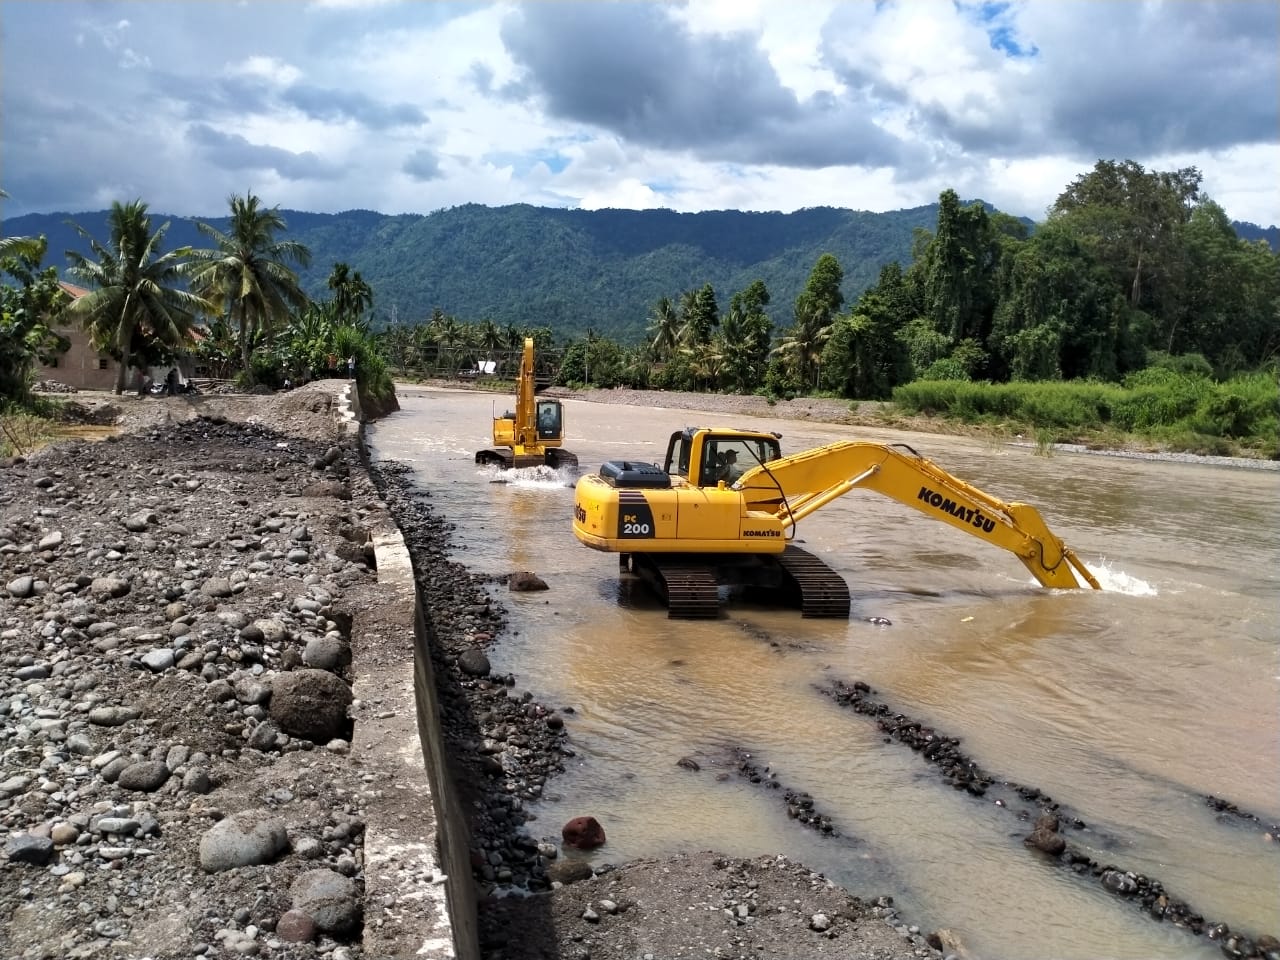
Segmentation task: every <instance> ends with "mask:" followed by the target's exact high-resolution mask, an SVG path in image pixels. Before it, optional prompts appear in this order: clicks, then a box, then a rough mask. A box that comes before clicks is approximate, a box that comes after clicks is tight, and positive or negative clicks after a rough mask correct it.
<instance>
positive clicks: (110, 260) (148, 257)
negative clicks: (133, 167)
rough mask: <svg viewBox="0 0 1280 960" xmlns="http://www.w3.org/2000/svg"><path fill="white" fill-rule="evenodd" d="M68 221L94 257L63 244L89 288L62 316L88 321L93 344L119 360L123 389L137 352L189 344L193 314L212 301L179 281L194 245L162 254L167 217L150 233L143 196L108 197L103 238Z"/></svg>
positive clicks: (118, 386)
mask: <svg viewBox="0 0 1280 960" xmlns="http://www.w3.org/2000/svg"><path fill="white" fill-rule="evenodd" d="M72 226H73V227H74V228H75V229H76V231H77V232H78V233H79V234H80V235H81V236H82V237H84V238H86V239H87V240H88V241H89V244H90V248H91V249H92V250H93V253H94V255H95V256H96V257H97V260H96V261H95V260H91V259H89V258H88V257H86V256H85V255H84V254H82V253H79V252H77V251H74V250H69V251H67V258H68V259H69V260H70V262H71V266H70V268H69V273H70V274H71V275H72V276H73V277H75V278H76V279H77V280H80V281H81V282H82V283H84V284H85V285H86V286H88V287H89V288H90V292H89V293H88V294H86V295H85V296H83V297H81V298H80V299H79V300H76V301H74V302H73V303H72V304H70V306H68V308H67V316H68V317H71V318H74V319H77V320H79V321H81V322H82V323H83V324H84V325H85V327H86V329H87V330H88V331H89V336H90V339H91V341H92V342H93V344H94V346H95V347H96V348H97V349H100V350H108V351H110V352H111V354H112V355H113V356H115V357H116V359H117V360H119V362H120V370H119V373H118V374H117V376H116V387H115V390H116V393H123V392H124V388H125V378H126V377H127V376H128V370H129V361H130V359H131V358H132V357H133V355H134V353H135V352H139V351H144V350H147V349H148V348H150V347H158V348H160V355H161V356H164V355H166V353H167V352H169V351H176V350H178V349H180V348H182V347H184V346H186V345H187V342H188V337H189V335H190V330H191V326H192V324H193V323H194V321H195V318H196V317H197V316H199V315H202V314H205V313H209V312H211V311H212V309H213V307H212V305H211V304H210V303H209V302H208V301H207V300H205V299H204V298H203V297H201V296H198V295H197V294H195V293H192V292H190V291H188V290H186V289H183V287H182V286H181V285H180V284H181V281H182V274H183V271H184V269H185V265H186V263H187V259H188V257H189V256H190V255H191V249H190V248H189V247H180V248H178V249H177V250H171V251H169V252H168V253H161V248H162V247H163V245H164V235H165V232H166V231H167V230H168V229H169V224H168V222H165V223H164V224H162V225H161V226H160V227H159V228H158V229H156V230H155V232H152V229H151V217H150V216H148V215H147V205H146V204H145V203H143V202H142V201H141V200H134V201H133V202H132V203H127V204H121V203H120V202H119V201H116V202H114V203H112V204H111V212H110V213H109V214H108V215H107V230H108V234H109V236H108V239H107V242H106V243H105V244H104V243H99V242H98V241H97V240H95V239H93V237H92V236H90V234H89V233H88V231H86V230H85V229H84V228H83V227H81V226H79V225H78V224H72Z"/></svg>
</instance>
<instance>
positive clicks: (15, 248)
mask: <svg viewBox="0 0 1280 960" xmlns="http://www.w3.org/2000/svg"><path fill="white" fill-rule="evenodd" d="M8 198H9V194H7V193H5V191H4V190H0V200H7V199H8ZM44 252H45V243H44V242H43V241H42V240H41V239H40V238H39V237H3V238H0V259H3V258H5V257H22V258H24V259H28V260H34V261H35V262H36V263H39V262H40V261H41V260H42V259H44Z"/></svg>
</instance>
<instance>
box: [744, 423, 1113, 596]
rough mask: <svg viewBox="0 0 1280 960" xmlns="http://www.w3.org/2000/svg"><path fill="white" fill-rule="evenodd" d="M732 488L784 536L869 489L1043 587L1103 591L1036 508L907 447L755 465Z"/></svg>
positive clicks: (815, 452) (844, 448) (823, 453)
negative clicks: (974, 543)
mask: <svg viewBox="0 0 1280 960" xmlns="http://www.w3.org/2000/svg"><path fill="white" fill-rule="evenodd" d="M733 488H734V489H736V490H738V491H740V492H741V493H742V495H743V498H744V504H743V505H744V508H745V509H746V510H747V511H750V512H759V513H770V514H773V515H774V516H776V517H777V519H778V520H779V522H781V524H782V526H783V529H784V530H787V529H790V528H792V527H794V526H795V524H796V523H797V522H798V521H799V520H802V519H804V518H805V517H807V516H808V515H809V514H811V513H813V512H814V511H816V510H819V509H821V508H822V507H824V506H826V505H827V504H828V503H830V502H831V501H833V500H835V499H837V498H838V497H841V496H843V495H844V494H846V493H848V492H849V491H850V490H853V489H855V488H863V489H869V490H874V491H876V492H877V493H880V494H883V495H884V496H886V497H890V498H891V499H894V500H897V501H898V502H899V503H903V504H906V505H907V506H909V507H914V508H915V509H916V510H919V511H920V512H921V513H923V514H925V515H926V516H929V517H932V518H933V519H934V520H941V521H942V522H943V523H947V524H950V525H951V526H953V527H956V528H957V529H960V530H963V531H964V532H966V533H969V534H972V535H973V536H975V537H978V538H979V539H981V540H985V541H986V542H988V543H991V544H993V545H994V546H997V547H1000V548H1002V549H1004V550H1008V551H1009V552H1010V553H1012V554H1014V555H1015V556H1017V557H1018V559H1019V560H1021V561H1022V562H1023V564H1024V565H1025V566H1026V568H1027V569H1028V570H1030V571H1031V574H1032V575H1033V576H1034V577H1035V578H1036V579H1037V580H1038V581H1039V582H1040V583H1041V584H1043V585H1044V586H1046V587H1057V588H1065V589H1071V588H1077V587H1079V586H1080V582H1079V581H1078V580H1077V579H1076V576H1075V574H1076V573H1078V574H1079V575H1080V577H1081V579H1083V580H1084V582H1085V583H1087V584H1088V585H1089V586H1091V587H1092V588H1093V589H1095V590H1098V589H1101V587H1100V586H1099V584H1098V581H1097V580H1096V579H1095V578H1094V576H1093V574H1091V573H1090V572H1089V570H1088V568H1087V567H1085V565H1084V564H1083V563H1082V562H1081V561H1080V559H1079V558H1078V557H1077V556H1076V555H1075V554H1074V553H1073V552H1072V551H1071V550H1070V549H1069V548H1068V547H1067V546H1066V545H1065V544H1064V543H1063V542H1062V541H1061V540H1059V539H1058V538H1057V537H1055V536H1054V535H1053V534H1052V533H1051V532H1050V531H1049V528H1048V526H1047V525H1046V524H1045V522H1044V519H1043V518H1042V517H1041V516H1040V513H1039V512H1038V511H1037V510H1036V509H1035V507H1033V506H1031V505H1030V504H1026V503H1005V502H1004V501H1002V500H998V499H996V498H995V497H993V496H991V495H989V494H986V493H983V492H982V491H981V490H979V489H977V488H976V487H974V486H971V485H970V484H968V483H965V482H964V481H963V480H960V479H957V478H956V477H954V476H952V475H951V474H949V473H947V472H946V471H945V470H943V469H942V468H941V467H939V466H937V464H935V463H933V462H932V461H930V460H927V459H926V458H924V457H922V456H920V455H919V454H918V453H916V452H915V451H914V450H912V449H911V448H910V447H907V446H905V445H892V446H891V445H888V444H878V443H866V442H859V441H848V440H842V441H837V442H836V443H831V444H827V445H826V446H823V447H816V448H814V449H812V450H806V451H804V452H803V453H798V454H794V455H792V456H789V457H783V458H781V459H778V460H772V461H770V462H768V463H765V464H761V465H760V466H757V467H755V468H753V469H751V470H749V471H747V472H746V473H745V474H743V475H742V477H741V478H740V479H739V480H738V481H737V482H736V483H735V484H734V485H733ZM1073 570H1074V571H1075V573H1073V572H1072V571H1073Z"/></svg>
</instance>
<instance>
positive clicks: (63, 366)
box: [36, 280, 120, 390]
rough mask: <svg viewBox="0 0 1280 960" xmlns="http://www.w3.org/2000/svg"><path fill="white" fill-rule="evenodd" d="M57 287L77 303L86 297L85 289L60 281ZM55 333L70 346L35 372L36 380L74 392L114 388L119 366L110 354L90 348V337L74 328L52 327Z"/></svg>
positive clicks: (72, 326) (56, 325)
mask: <svg viewBox="0 0 1280 960" xmlns="http://www.w3.org/2000/svg"><path fill="white" fill-rule="evenodd" d="M58 286H60V287H62V289H63V291H64V292H65V293H66V294H67V295H68V296H69V297H71V299H72V300H79V299H80V298H81V297H83V296H85V295H87V294H88V293H89V291H88V290H86V289H85V288H84V287H77V286H76V285H75V284H73V283H66V282H65V281H62V280H59V281H58ZM53 329H54V330H56V331H57V333H58V335H59V336H61V337H65V338H66V339H67V341H68V342H69V343H70V344H71V347H70V348H69V349H68V350H67V352H66V353H64V354H62V355H61V356H60V357H58V358H57V359H56V360H54V362H53V363H51V364H42V365H40V366H39V367H37V368H36V379H37V380H56V381H57V382H58V383H65V384H66V385H67V386H69V387H75V388H76V389H77V390H114V389H115V387H116V371H117V370H119V369H120V365H119V364H118V363H116V361H115V360H114V359H112V357H111V355H110V354H106V353H102V352H101V351H99V350H95V349H94V348H93V344H91V343H90V342H89V334H88V333H87V332H86V331H85V330H84V329H83V328H81V327H79V326H77V325H75V324H62V323H59V324H55V325H54V328H53Z"/></svg>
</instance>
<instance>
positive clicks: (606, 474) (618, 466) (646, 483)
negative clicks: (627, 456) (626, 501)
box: [600, 460, 671, 490]
mask: <svg viewBox="0 0 1280 960" xmlns="http://www.w3.org/2000/svg"><path fill="white" fill-rule="evenodd" d="M600 476H601V477H603V478H604V480H605V481H606V482H607V483H608V484H609V486H611V487H623V488H633V487H647V488H649V489H651V490H666V489H669V488H670V487H671V477H669V476H668V475H667V471H665V470H663V469H662V468H661V467H660V466H658V465H657V464H656V463H637V462H635V461H632V460H609V461H608V462H606V463H605V464H603V465H602V466H601V467H600Z"/></svg>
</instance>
